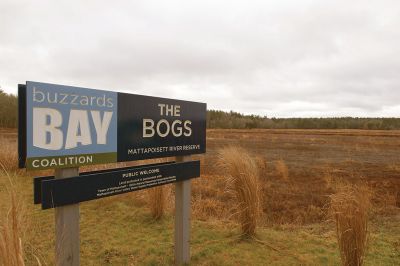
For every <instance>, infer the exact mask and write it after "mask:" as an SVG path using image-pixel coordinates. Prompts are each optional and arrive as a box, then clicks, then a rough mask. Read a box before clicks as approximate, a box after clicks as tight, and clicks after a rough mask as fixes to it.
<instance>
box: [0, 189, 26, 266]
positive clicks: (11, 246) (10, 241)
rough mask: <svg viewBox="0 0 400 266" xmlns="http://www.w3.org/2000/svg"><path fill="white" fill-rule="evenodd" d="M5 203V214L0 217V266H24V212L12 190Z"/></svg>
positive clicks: (20, 202)
mask: <svg viewBox="0 0 400 266" xmlns="http://www.w3.org/2000/svg"><path fill="white" fill-rule="evenodd" d="M7 201H8V204H9V206H7V207H6V208H2V210H5V213H4V214H1V215H0V265H5V266H6V265H7V266H8V265H10V266H22V265H25V263H24V250H23V246H22V238H23V234H24V231H25V229H24V228H25V227H26V221H25V218H26V216H25V211H26V210H25V209H24V206H23V204H22V201H21V200H20V199H18V196H17V193H16V191H15V190H14V189H13V188H11V189H10V191H9V199H7Z"/></svg>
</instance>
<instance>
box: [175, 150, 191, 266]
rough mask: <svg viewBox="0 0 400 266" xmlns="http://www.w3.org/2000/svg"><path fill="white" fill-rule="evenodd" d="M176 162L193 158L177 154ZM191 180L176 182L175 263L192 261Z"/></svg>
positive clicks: (182, 263) (181, 263)
mask: <svg viewBox="0 0 400 266" xmlns="http://www.w3.org/2000/svg"><path fill="white" fill-rule="evenodd" d="M175 158H176V162H186V161H190V160H191V156H190V155H188V156H177V157H175ZM190 185H191V180H190V179H189V180H185V181H181V182H177V183H175V246H174V249H175V265H184V264H188V263H189V262H190V245H189V241H190V201H191V188H190Z"/></svg>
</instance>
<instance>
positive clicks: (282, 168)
mask: <svg viewBox="0 0 400 266" xmlns="http://www.w3.org/2000/svg"><path fill="white" fill-rule="evenodd" d="M275 168H276V171H277V172H278V174H279V176H280V177H281V178H282V179H283V180H285V181H287V180H289V169H288V167H287V165H286V163H285V161H284V160H283V159H280V160H278V161H276V163H275Z"/></svg>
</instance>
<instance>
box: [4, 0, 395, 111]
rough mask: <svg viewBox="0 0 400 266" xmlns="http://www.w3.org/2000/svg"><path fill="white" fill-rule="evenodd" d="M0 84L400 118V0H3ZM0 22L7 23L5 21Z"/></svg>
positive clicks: (224, 106)
mask: <svg viewBox="0 0 400 266" xmlns="http://www.w3.org/2000/svg"><path fill="white" fill-rule="evenodd" d="M0 9H1V10H2V16H0V85H1V86H2V87H3V88H5V89H6V90H7V91H9V92H15V91H16V84H17V83H20V82H24V81H25V80H37V81H44V82H54V83H60V84H71V85H77V86H85V87H93V88H102V89H114V90H119V91H127V92H132V93H141V94H149V95H159V96H162V97H174V98H182V99H188V100H196V101H203V102H207V103H208V106H209V107H210V108H214V109H224V110H230V109H233V110H236V111H240V112H244V113H257V114H260V115H268V116H308V115H312V116H336V115H355V114H356V115H360V116H399V114H398V110H399V109H400V108H399V106H400V93H399V90H400V88H399V85H400V77H399V75H398V73H399V71H400V58H399V57H398V54H399V52H400V33H399V31H398V28H399V27H400V17H399V16H398V14H399V13H400V4H399V3H398V2H397V1H391V0H388V1H376V0H374V1H368V3H367V2H365V1H351V2H349V1H318V2H317V1H311V0H310V1H294V0H291V1H290V0H286V1H201V2H199V1H184V2H180V1H168V2H164V1H119V2H118V3H115V4H113V5H110V2H109V1H79V2H71V1H57V2H54V1H40V2H39V1H2V2H1V3H0ZM3 13H4V14H3Z"/></svg>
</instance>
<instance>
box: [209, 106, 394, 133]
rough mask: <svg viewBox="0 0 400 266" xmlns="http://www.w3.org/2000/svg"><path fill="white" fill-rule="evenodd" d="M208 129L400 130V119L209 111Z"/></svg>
mask: <svg viewBox="0 0 400 266" xmlns="http://www.w3.org/2000/svg"><path fill="white" fill-rule="evenodd" d="M207 128H227V129H228V128H232V129H233V128H238V129H250V128H267V129H383V130H392V129H400V118H359V117H331V118H274V117H273V118H269V117H267V116H259V115H244V114H241V113H237V112H233V111H230V112H224V111H217V110H208V111H207Z"/></svg>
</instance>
